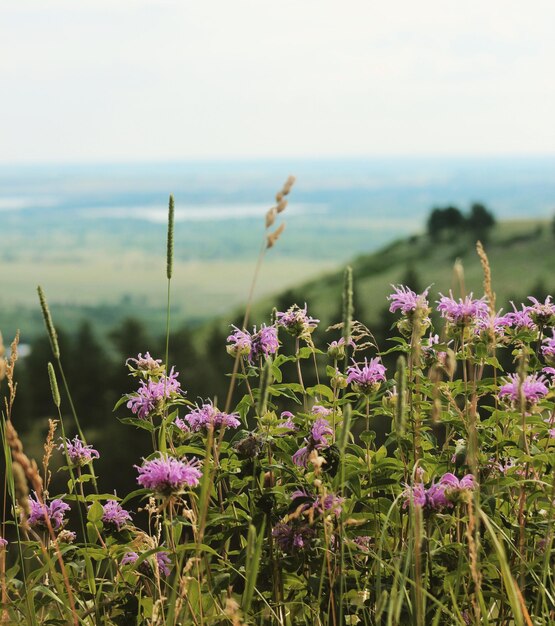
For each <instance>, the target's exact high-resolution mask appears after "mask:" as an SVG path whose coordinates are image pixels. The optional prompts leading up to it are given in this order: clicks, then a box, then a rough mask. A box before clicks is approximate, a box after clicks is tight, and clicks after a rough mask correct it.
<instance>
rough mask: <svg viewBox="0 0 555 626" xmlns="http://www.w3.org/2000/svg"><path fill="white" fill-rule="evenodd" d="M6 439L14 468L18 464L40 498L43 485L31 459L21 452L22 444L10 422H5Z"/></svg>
mask: <svg viewBox="0 0 555 626" xmlns="http://www.w3.org/2000/svg"><path fill="white" fill-rule="evenodd" d="M6 439H7V441H8V446H9V447H10V450H11V451H12V459H13V464H14V466H15V464H16V463H18V464H19V465H20V466H21V469H22V470H23V473H24V475H25V477H26V478H27V480H28V481H29V482H30V483H31V485H33V489H34V490H35V491H36V492H37V496H39V497H40V496H42V492H43V483H42V478H41V475H40V474H39V469H38V467H37V464H36V463H35V461H34V460H33V459H29V457H28V456H27V455H26V454H25V452H24V451H23V444H22V443H21V439H20V438H19V435H18V434H17V431H16V430H15V428H14V427H13V424H12V423H11V421H9V420H8V421H7V422H6Z"/></svg>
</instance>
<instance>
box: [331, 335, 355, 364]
mask: <svg viewBox="0 0 555 626" xmlns="http://www.w3.org/2000/svg"><path fill="white" fill-rule="evenodd" d="M347 345H349V347H351V348H353V349H355V348H356V344H355V342H354V340H353V339H352V338H350V339H349V341H348V343H347ZM345 355H346V344H345V337H341V338H340V339H338V340H337V341H332V342H331V343H328V356H329V357H330V359H333V360H334V361H342V360H343V359H344V358H345Z"/></svg>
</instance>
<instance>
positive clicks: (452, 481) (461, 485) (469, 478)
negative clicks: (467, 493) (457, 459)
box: [439, 472, 476, 491]
mask: <svg viewBox="0 0 555 626" xmlns="http://www.w3.org/2000/svg"><path fill="white" fill-rule="evenodd" d="M439 484H440V485H443V486H444V487H445V488H446V489H451V490H459V491H460V490H462V489H474V488H475V487H476V480H475V478H474V475H473V474H465V475H464V476H463V477H462V478H461V479H459V478H457V477H456V476H455V475H454V474H451V472H447V474H443V476H442V477H441V478H440V479H439Z"/></svg>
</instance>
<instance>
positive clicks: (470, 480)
mask: <svg viewBox="0 0 555 626" xmlns="http://www.w3.org/2000/svg"><path fill="white" fill-rule="evenodd" d="M475 486H476V482H475V480H474V476H473V475H472V474H466V475H465V476H463V477H462V478H461V479H460V480H459V479H458V478H457V477H456V476H455V475H454V474H451V473H450V472H448V473H447V474H444V475H443V476H442V477H441V478H440V479H439V482H437V483H432V484H431V485H430V486H429V487H428V488H427V489H426V488H425V487H424V485H423V484H422V483H417V484H416V485H414V486H413V487H408V488H407V489H406V490H405V494H404V495H405V503H404V504H403V508H407V507H408V506H409V504H410V503H411V502H412V504H413V505H414V506H419V507H422V508H427V509H429V510H432V511H439V510H441V509H445V508H451V507H453V500H454V499H456V498H457V497H458V495H459V494H460V493H461V492H462V491H466V490H469V489H474V488H475Z"/></svg>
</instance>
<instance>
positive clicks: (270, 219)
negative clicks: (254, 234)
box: [266, 206, 278, 228]
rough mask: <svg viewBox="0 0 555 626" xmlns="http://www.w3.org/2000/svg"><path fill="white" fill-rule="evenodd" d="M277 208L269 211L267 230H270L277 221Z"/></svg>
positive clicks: (267, 214)
mask: <svg viewBox="0 0 555 626" xmlns="http://www.w3.org/2000/svg"><path fill="white" fill-rule="evenodd" d="M277 212H278V211H277V208H276V207H275V206H273V207H272V208H271V209H268V211H267V213H266V228H270V226H272V225H273V223H274V222H275V221H276V214H277Z"/></svg>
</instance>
